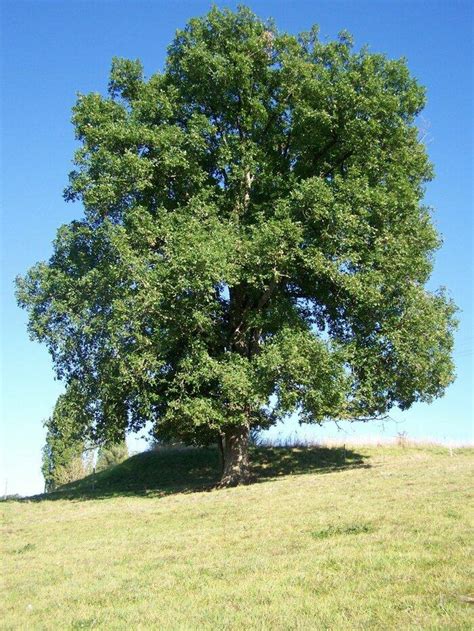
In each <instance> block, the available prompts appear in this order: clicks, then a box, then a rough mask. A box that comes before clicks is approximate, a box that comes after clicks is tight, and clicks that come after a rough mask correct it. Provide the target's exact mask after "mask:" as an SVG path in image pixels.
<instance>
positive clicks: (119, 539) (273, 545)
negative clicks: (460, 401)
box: [0, 446, 474, 631]
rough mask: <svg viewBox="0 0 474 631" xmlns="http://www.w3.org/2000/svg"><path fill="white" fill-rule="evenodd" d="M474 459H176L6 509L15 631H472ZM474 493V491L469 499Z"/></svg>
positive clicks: (426, 451) (423, 452)
mask: <svg viewBox="0 0 474 631" xmlns="http://www.w3.org/2000/svg"><path fill="white" fill-rule="evenodd" d="M473 456H474V451H473V450H472V449H468V448H464V449H452V450H449V449H446V448H443V447H414V446H410V447H406V448H402V447H397V446H393V447H388V446H385V447H361V446H357V447H353V448H352V449H337V448H326V449H323V448H312V449H285V448H260V449H256V450H255V451H254V456H253V459H254V461H255V462H256V463H260V464H259V465H256V473H257V479H258V482H257V483H255V484H253V485H251V486H247V487H241V488H236V489H228V490H212V484H213V483H214V482H215V475H216V473H215V471H216V467H217V454H216V453H215V452H214V451H213V450H211V449H202V450H198V449H172V450H163V451H157V452H150V453H145V454H141V455H138V456H135V457H133V458H130V459H129V460H128V461H126V462H124V463H123V464H122V465H119V466H118V467H115V468H114V469H110V470H108V471H105V472H102V473H101V474H98V475H97V476H96V477H95V478H94V477H90V478H88V479H85V480H82V481H80V482H78V483H76V484H72V485H69V486H68V487H65V488H64V489H63V490H62V492H59V493H56V494H54V495H51V496H48V497H44V496H43V497H37V498H32V499H31V500H29V501H21V502H14V501H9V502H3V503H2V504H1V510H2V513H3V529H4V534H3V537H2V541H3V544H2V545H3V554H2V556H3V560H2V565H3V575H4V583H5V587H6V589H5V594H4V597H3V615H2V621H1V622H0V625H1V626H2V628H4V629H34V630H36V629H61V630H62V629H92V628H100V629H164V630H167V629H173V630H174V629H179V630H183V631H184V630H207V629H219V630H221V629H239V630H240V629H259V630H264V629H269V630H270V629H271V630H274V629H276V630H280V629H281V630H291V629H301V630H303V629H308V630H309V629H364V630H365V629H381V630H382V629H383V630H387V629H443V630H444V629H456V630H459V629H472V628H473V619H474V606H473V605H472V604H471V603H470V602H469V597H472V596H473V595H474V594H473V591H472V590H473V586H474V582H473V577H472V574H470V570H471V568H472V557H471V554H470V553H471V551H472V550H471V549H470V546H471V540H472V525H473V512H472V497H471V498H470V488H471V489H472V469H473V464H474V458H473ZM471 495H472V494H471Z"/></svg>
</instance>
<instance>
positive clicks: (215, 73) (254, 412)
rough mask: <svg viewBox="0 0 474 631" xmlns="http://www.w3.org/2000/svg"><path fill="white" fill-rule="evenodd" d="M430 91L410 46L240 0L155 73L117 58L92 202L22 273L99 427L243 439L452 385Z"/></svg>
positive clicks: (80, 186)
mask: <svg viewBox="0 0 474 631" xmlns="http://www.w3.org/2000/svg"><path fill="white" fill-rule="evenodd" d="M424 100H425V96H424V90H423V88H422V87H420V86H419V85H418V83H417V82H416V81H415V79H414V78H412V77H411V76H410V73H409V71H408V69H407V65H406V63H405V61H403V60H399V61H391V60H388V59H387V58H386V57H384V56H383V55H379V54H372V53H369V52H368V50H366V49H362V50H360V51H354V50H353V47H352V43H351V39H350V37H349V35H347V34H345V33H343V34H341V36H340V37H339V39H338V40H337V41H334V42H329V43H323V42H321V41H320V40H319V39H318V36H317V29H315V28H313V29H312V30H311V31H310V32H309V33H305V34H302V35H300V36H299V37H296V36H293V35H288V34H285V33H281V32H279V31H278V30H277V29H276V27H275V26H274V25H273V24H272V23H266V22H263V21H261V20H260V19H258V18H257V17H256V16H255V15H254V14H253V13H252V12H250V11H249V10H247V9H245V8H240V9H239V10H238V11H237V12H236V13H233V12H231V11H228V10H224V11H220V10H218V9H212V10H211V12H210V13H209V14H208V15H207V16H205V17H203V18H199V19H193V20H191V21H190V22H189V24H188V25H187V26H186V28H185V29H184V30H181V31H178V32H177V34H176V37H175V39H174V41H173V43H172V44H171V46H170V47H169V51H168V59H167V62H166V66H165V68H164V71H163V72H159V73H157V74H154V75H153V76H151V77H150V78H149V79H148V80H147V79H145V78H144V75H143V69H142V66H141V63H140V62H139V61H130V60H124V59H114V61H113V64H112V71H111V75H110V82H109V94H108V96H102V95H100V94H95V93H94V94H88V95H85V96H80V97H79V99H78V102H77V104H76V106H75V107H74V116H73V122H74V126H75V130H76V135H77V138H78V140H79V141H80V144H81V146H80V148H79V149H78V151H77V153H76V155H75V164H76V169H75V170H74V171H73V172H72V173H71V175H70V184H69V186H68V188H67V190H66V193H65V196H66V199H68V200H78V201H81V202H82V203H83V206H84V216H83V218H82V219H79V220H77V221H73V222H71V223H70V224H68V225H64V226H62V227H61V228H60V229H59V232H58V236H57V238H56V241H55V244H54V253H53V255H52V257H51V259H50V260H49V262H47V263H39V264H38V265H36V266H35V267H34V268H32V269H31V270H30V271H29V273H28V274H27V275H26V276H25V277H24V278H22V279H19V281H18V297H19V302H20V304H21V305H22V306H24V307H26V308H27V309H28V311H29V315H30V321H29V322H30V324H29V326H30V331H31V333H32V335H33V337H34V338H36V339H38V340H40V341H42V342H45V343H46V344H47V345H48V347H49V349H50V351H51V354H52V357H53V360H54V364H55V366H56V369H57V372H58V375H59V377H60V378H63V379H65V380H66V381H70V380H75V381H76V383H80V384H81V389H82V394H83V397H84V405H85V409H86V411H87V416H88V419H89V421H88V423H87V424H86V427H85V428H84V430H85V431H86V432H87V433H88V434H89V435H91V436H93V437H94V438H97V437H104V436H105V435H106V434H107V436H108V437H109V438H110V435H112V434H116V435H117V436H123V432H124V431H125V430H138V429H140V428H142V427H143V426H144V424H145V423H146V422H147V421H152V423H153V427H154V433H155V435H156V436H157V437H158V438H164V439H179V440H184V441H187V442H194V443H206V442H210V441H214V440H215V439H216V437H217V436H218V435H222V436H224V439H226V438H227V442H228V443H229V441H230V440H231V436H232V435H234V434H235V435H238V436H240V438H241V439H242V440H240V438H239V441H240V442H243V443H245V441H246V437H247V436H248V430H249V428H256V427H257V428H258V427H267V426H269V425H270V424H272V423H275V422H276V421H277V420H278V419H281V418H283V417H285V416H286V415H288V414H291V413H294V412H298V413H299V414H300V418H301V420H302V421H304V422H316V423H320V422H323V421H324V420H326V419H356V418H357V419H361V418H363V419H366V418H372V417H377V416H379V415H383V414H384V413H386V412H387V411H388V410H389V409H390V408H392V407H393V406H395V405H398V406H400V407H401V408H402V409H406V408H408V407H410V406H411V405H412V404H413V403H414V402H416V401H431V400H432V399H433V397H438V396H440V395H441V394H442V393H443V391H444V389H445V388H446V386H447V385H448V384H449V383H450V382H451V381H452V379H453V366H452V362H451V358H450V352H451V348H452V330H453V326H454V319H453V313H454V310H455V309H454V306H453V305H452V304H451V302H450V301H449V300H448V299H447V298H446V297H445V295H444V293H443V292H442V291H439V292H435V293H430V292H429V291H427V290H426V289H425V288H424V285H425V283H426V282H427V280H428V278H429V275H430V272H431V268H432V258H433V253H434V251H435V250H436V248H437V247H438V246H439V238H438V236H437V234H436V231H435V229H434V227H433V224H432V221H431V214H430V209H429V208H427V207H425V206H424V205H423V203H422V198H423V194H424V184H425V182H427V181H428V180H429V179H430V178H431V176H432V169H431V166H430V164H429V162H428V160H427V156H426V152H425V149H424V147H423V145H422V144H421V143H420V141H419V139H418V130H417V127H416V124H415V120H416V116H417V114H418V113H419V112H420V110H421V109H422V108H423V105H424ZM234 430H235V431H234ZM239 432H240V434H239ZM229 444H230V443H229Z"/></svg>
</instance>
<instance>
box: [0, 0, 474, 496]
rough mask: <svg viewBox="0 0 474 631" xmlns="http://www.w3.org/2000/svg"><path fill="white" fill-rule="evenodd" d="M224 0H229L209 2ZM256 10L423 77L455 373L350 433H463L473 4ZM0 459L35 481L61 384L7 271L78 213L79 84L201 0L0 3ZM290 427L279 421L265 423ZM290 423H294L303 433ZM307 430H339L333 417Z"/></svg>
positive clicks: (140, 51)
mask: <svg viewBox="0 0 474 631" xmlns="http://www.w3.org/2000/svg"><path fill="white" fill-rule="evenodd" d="M216 4H217V5H218V6H221V7H223V6H229V7H234V6H235V4H237V3H233V2H216ZM247 4H248V5H249V6H250V7H251V8H252V9H253V10H254V11H255V12H256V13H257V14H259V15H260V16H262V17H270V16H271V17H274V18H275V20H276V22H277V25H278V26H279V28H280V29H282V30H286V31H289V32H292V33H296V32H299V31H302V30H307V29H308V28H309V27H310V25H312V24H314V23H317V24H319V25H320V29H321V36H322V37H323V38H334V37H335V35H336V34H337V33H338V32H339V31H340V30H342V29H348V30H349V31H350V32H352V34H353V35H354V37H355V40H356V44H357V46H360V45H362V44H365V43H367V44H369V46H370V48H371V49H372V50H373V51H380V52H384V53H386V54H387V55H389V56H390V57H394V58H398V57H401V56H405V57H407V59H408V63H409V67H410V69H411V71H412V72H413V74H414V75H415V76H416V77H417V78H418V79H419V81H420V82H421V83H422V84H424V85H425V86H426V87H427V89H428V106H427V108H426V110H425V112H424V114H423V120H422V125H423V126H424V127H425V128H426V129H427V130H428V136H427V142H428V150H429V154H430V156H431V159H432V161H433V162H434V164H435V168H436V179H435V181H434V182H432V183H431V184H430V185H429V187H428V189H427V194H426V201H427V203H429V204H431V205H433V206H434V207H435V209H436V212H435V219H436V224H437V226H438V228H439V230H440V232H441V233H442V235H443V237H444V246H443V248H442V249H441V251H440V252H439V253H438V255H437V260H436V267H435V272H434V274H433V277H432V281H431V284H430V286H431V287H432V288H434V287H437V286H439V285H446V286H447V287H448V288H449V289H450V291H451V295H452V297H453V298H454V300H455V301H456V303H457V304H458V305H459V307H460V308H461V309H462V311H461V313H460V318H461V326H460V329H459V332H458V335H457V340H456V352H455V359H456V366H457V374H458V378H457V381H456V383H455V384H454V385H453V386H451V388H450V389H449V391H448V393H447V394H446V396H445V398H444V399H442V400H438V401H436V402H435V403H433V404H432V405H430V406H428V405H417V406H416V407H414V408H413V409H412V410H410V411H409V412H406V413H403V414H401V413H397V412H395V413H394V414H393V416H394V418H395V419H396V420H397V421H401V424H400V425H397V424H395V423H386V424H385V426H380V425H379V424H372V425H370V426H368V425H366V426H361V425H354V424H353V425H351V426H349V427H346V428H345V431H347V432H348V433H349V436H350V437H356V438H360V437H362V436H367V435H371V436H373V437H374V436H376V435H382V436H383V437H387V438H388V437H392V436H395V435H396V434H397V432H400V431H406V432H407V433H408V435H409V436H410V437H412V438H431V439H436V440H439V441H464V442H467V441H472V440H473V427H472V416H473V399H472V386H473V383H472V362H473V355H472V349H473V335H472V334H473V330H472V325H473V317H472V315H473V314H472V306H473V285H472V277H473V276H472V272H473V257H472V253H473V240H472V239H473V237H472V211H473V189H472V182H473V153H472V141H473V112H474V108H473V73H472V70H473V67H472V66H473V48H472V42H473V12H472V3H471V2H469V1H464V2H460V1H456V0H445V1H444V2H437V1H435V0H431V1H429V2H423V1H417V0H411V1H403V0H398V1H393V0H387V1H383V0H378V1H376V0H370V1H364V0H357V1H354V0H348V1H342V0H341V1H337V0H319V1H315V0H307V1H303V0H292V1H289V0H280V1H278V0H272V1H264V0H253V1H252V0H249V2H248V3H247ZM1 7H2V40H1V48H2V51H1V52H2V77H1V80H2V91H3V105H2V112H1V123H2V126H1V140H2V254H1V256H2V264H1V265H2V269H1V272H2V287H1V291H2V341H1V353H2V418H1V422H2V445H3V456H2V469H1V471H0V493H2V494H3V492H4V488H5V483H6V481H7V482H8V492H9V493H15V492H18V493H22V494H30V493H34V492H38V491H40V490H41V489H42V485H43V482H42V477H41V473H40V466H41V447H42V445H43V442H44V430H43V428H42V420H43V419H44V418H46V417H48V416H49V415H50V413H51V411H52V408H53V405H54V402H55V400H56V397H57V395H58V394H59V393H60V392H61V391H62V386H61V384H60V383H58V382H56V381H55V380H54V376H53V371H52V368H51V361H50V358H49V356H48V354H47V352H46V350H45V349H44V348H43V347H41V346H39V345H38V344H37V343H33V342H30V341H29V339H28V335H27V332H26V318H25V314H24V313H23V312H22V311H21V310H20V309H19V308H18V307H17V306H16V303H15V300H14V295H13V279H14V277H15V276H16V275H17V274H22V273H24V272H25V271H26V270H27V269H28V267H30V266H31V265H32V264H33V263H35V262H36V261H38V260H40V259H46V258H48V257H49V255H50V253H51V242H52V240H53V238H54V235H55V231H56V229H57V228H58V226H59V225H60V224H62V223H65V222H68V221H70V220H71V219H73V218H74V217H77V216H79V215H80V214H81V208H80V206H79V205H77V204H66V203H65V202H64V201H63V200H62V190H63V188H64V186H65V184H66V180H67V173H68V171H69V170H70V169H71V166H72V165H71V158H72V153H73V151H74V148H75V141H74V136H73V129H72V126H71V124H70V116H71V107H72V105H73V104H74V101H75V94H76V92H83V93H87V92H90V91H102V92H103V91H104V90H105V88H106V85H107V77H108V72H109V68H110V61H111V58H112V56H114V55H118V56H123V57H130V58H133V59H135V58H137V57H138V58H140V59H141V60H142V61H143V63H144V66H145V70H146V72H147V74H148V75H149V74H151V73H153V72H154V71H156V70H158V69H160V68H162V66H163V62H164V58H165V53H166V46H167V45H168V44H169V43H170V41H171V39H172V37H173V34H174V31H175V29H176V28H179V27H182V26H184V24H185V23H186V21H187V20H188V18H190V17H192V16H195V15H200V14H203V13H206V12H207V10H208V9H209V7H210V3H208V2H203V1H201V0H194V1H191V0H189V1H182V0H180V1H178V0H155V1H153V2H141V1H139V0H134V1H132V0H128V1H124V0H123V1H121V2H118V1H115V2H112V1H107V0H102V1H96V2H89V1H77V0H68V1H67V2H66V1H64V0H62V1H59V0H58V1H57V2H54V1H41V0H35V1H21V0H15V1H9V2H6V1H4V2H2V4H1ZM295 429H297V425H296V424H295V423H294V422H293V423H292V422H289V423H288V424H287V426H286V427H283V428H282V427H279V428H276V429H275V430H274V433H276V434H281V435H285V434H287V433H289V432H293V431H295ZM299 433H300V435H302V434H303V432H302V431H299ZM311 436H312V437H318V438H325V437H329V436H332V437H337V436H338V437H339V438H340V439H341V440H348V436H347V435H346V434H345V433H342V434H339V435H338V434H337V431H336V430H335V428H334V425H333V424H331V426H328V427H327V428H324V429H320V428H315V429H314V430H313V431H312V432H311Z"/></svg>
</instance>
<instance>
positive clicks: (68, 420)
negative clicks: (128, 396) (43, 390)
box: [41, 392, 88, 492]
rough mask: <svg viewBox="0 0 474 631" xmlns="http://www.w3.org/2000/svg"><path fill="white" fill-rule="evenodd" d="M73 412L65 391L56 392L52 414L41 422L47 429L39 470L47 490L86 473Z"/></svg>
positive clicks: (82, 442) (82, 445) (76, 411)
mask: <svg viewBox="0 0 474 631" xmlns="http://www.w3.org/2000/svg"><path fill="white" fill-rule="evenodd" d="M77 413H78V410H77V408H75V406H74V404H73V402H72V400H71V398H70V396H69V395H68V393H67V392H66V393H65V394H62V395H60V396H59V398H58V400H57V402H56V405H55V407H54V410H53V414H52V416H51V417H50V418H49V419H48V420H47V421H46V422H45V427H46V429H47V432H46V443H45V445H44V447H43V465H42V468H41V471H42V473H43V477H44V480H45V490H46V491H47V492H50V491H54V490H55V489H56V488H57V487H58V486H61V485H63V484H67V483H68V482H73V481H74V480H78V479H80V478H82V477H84V476H85V475H86V474H87V473H88V467H87V466H86V464H85V461H84V439H83V438H82V436H81V432H80V430H79V424H78V419H77ZM79 414H80V411H79Z"/></svg>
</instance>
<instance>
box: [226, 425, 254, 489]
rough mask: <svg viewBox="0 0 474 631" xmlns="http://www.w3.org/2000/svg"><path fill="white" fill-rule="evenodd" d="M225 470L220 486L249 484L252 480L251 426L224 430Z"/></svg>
mask: <svg viewBox="0 0 474 631" xmlns="http://www.w3.org/2000/svg"><path fill="white" fill-rule="evenodd" d="M223 443H224V444H223V447H224V450H223V451H224V470H223V472H222V478H221V481H220V483H219V486H220V487H229V486H238V485H239V484H249V483H250V482H251V481H252V475H251V469H250V461H249V428H248V427H245V426H243V425H242V426H237V427H231V428H229V429H227V430H226V431H225V432H224V441H223Z"/></svg>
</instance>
